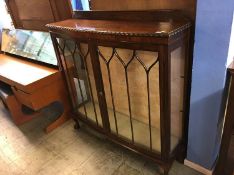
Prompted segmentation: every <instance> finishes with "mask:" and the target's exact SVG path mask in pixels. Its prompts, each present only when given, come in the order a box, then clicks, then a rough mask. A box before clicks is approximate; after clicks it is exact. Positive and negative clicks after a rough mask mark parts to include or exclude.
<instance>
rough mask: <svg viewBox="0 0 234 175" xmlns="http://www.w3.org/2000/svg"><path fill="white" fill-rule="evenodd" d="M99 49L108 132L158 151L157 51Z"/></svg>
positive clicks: (159, 139) (159, 150)
mask: <svg viewBox="0 0 234 175" xmlns="http://www.w3.org/2000/svg"><path fill="white" fill-rule="evenodd" d="M98 49H99V59H100V65H101V72H102V78H103V82H104V85H105V86H104V90H105V95H106V101H107V106H108V114H109V121H110V127H111V132H112V133H113V134H116V135H118V136H119V137H121V138H124V139H126V140H128V141H129V142H131V143H132V144H135V145H138V146H141V147H144V148H146V149H149V150H151V151H155V152H161V137H160V98H159V60H158V53H157V52H148V51H140V50H129V49H120V48H111V47H101V46H99V47H98Z"/></svg>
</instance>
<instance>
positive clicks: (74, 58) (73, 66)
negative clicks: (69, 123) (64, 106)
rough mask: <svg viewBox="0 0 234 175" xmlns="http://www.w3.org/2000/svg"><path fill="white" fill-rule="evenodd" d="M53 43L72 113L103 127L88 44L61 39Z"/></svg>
mask: <svg viewBox="0 0 234 175" xmlns="http://www.w3.org/2000/svg"><path fill="white" fill-rule="evenodd" d="M54 42H55V47H56V48H57V52H58V55H59V58H60V64H61V65H62V67H63V70H64V72H65V76H66V81H67V85H68V89H69V92H70V97H71V101H72V104H73V112H74V113H75V115H78V116H80V117H81V118H82V119H84V120H85V121H87V122H89V123H91V124H93V125H96V126H97V127H103V120H102V117H101V112H100V107H99V100H98V94H97V90H96V89H97V88H96V83H95V76H94V71H93V66H92V60H91V56H90V50H89V47H88V44H87V43H80V42H77V41H73V40H67V39H62V38H59V39H56V40H54Z"/></svg>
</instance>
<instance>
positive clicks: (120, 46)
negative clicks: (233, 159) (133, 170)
mask: <svg viewBox="0 0 234 175" xmlns="http://www.w3.org/2000/svg"><path fill="white" fill-rule="evenodd" d="M47 28H48V29H49V31H50V34H51V37H52V41H53V45H54V47H55V51H56V55H57V58H58V61H59V63H60V68H61V69H62V70H63V72H64V75H65V77H66V82H67V88H68V91H69V93H70V99H71V102H72V105H73V112H72V113H73V117H74V119H75V121H76V123H77V125H76V126H77V127H78V126H79V123H78V122H79V121H82V122H83V123H86V124H87V125H89V126H90V127H92V128H94V129H96V131H98V132H100V133H102V134H104V135H106V136H107V138H108V139H110V140H112V141H113V142H115V143H117V144H120V145H122V146H124V147H125V148H128V149H130V150H132V151H134V152H136V153H139V154H141V155H143V156H145V157H147V158H149V159H151V160H152V161H155V162H156V163H157V164H159V165H160V166H161V167H162V168H163V170H164V174H168V171H169V169H170V166H171V164H172V161H173V160H174V158H176V157H178V156H183V154H184V153H183V152H185V144H186V132H187V131H186V123H187V122H186V120H187V115H186V109H185V107H186V104H187V101H186V100H187V89H188V82H189V80H188V72H189V71H190V70H189V63H190V60H189V40H190V28H191V23H190V21H189V20H188V19H187V18H186V17H184V16H183V15H182V13H180V12H179V11H170V10H160V11H112V12H110V11H77V12H75V14H74V15H73V18H72V19H67V20H64V21H60V22H55V23H51V24H47Z"/></svg>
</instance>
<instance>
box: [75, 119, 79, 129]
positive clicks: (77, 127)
mask: <svg viewBox="0 0 234 175" xmlns="http://www.w3.org/2000/svg"><path fill="white" fill-rule="evenodd" d="M74 121H75V125H74V129H77V130H78V129H80V123H79V121H78V120H76V119H74Z"/></svg>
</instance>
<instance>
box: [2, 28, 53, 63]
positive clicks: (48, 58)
mask: <svg viewBox="0 0 234 175" xmlns="http://www.w3.org/2000/svg"><path fill="white" fill-rule="evenodd" d="M1 50H2V51H3V52H6V53H10V54H14V55H19V56H22V57H24V58H28V59H32V60H35V61H39V62H43V63H47V64H51V65H57V59H56V55H55V51H54V48H53V44H52V41H51V38H50V35H49V33H47V32H37V31H29V30H19V29H13V30H9V29H3V30H2V48H1Z"/></svg>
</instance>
